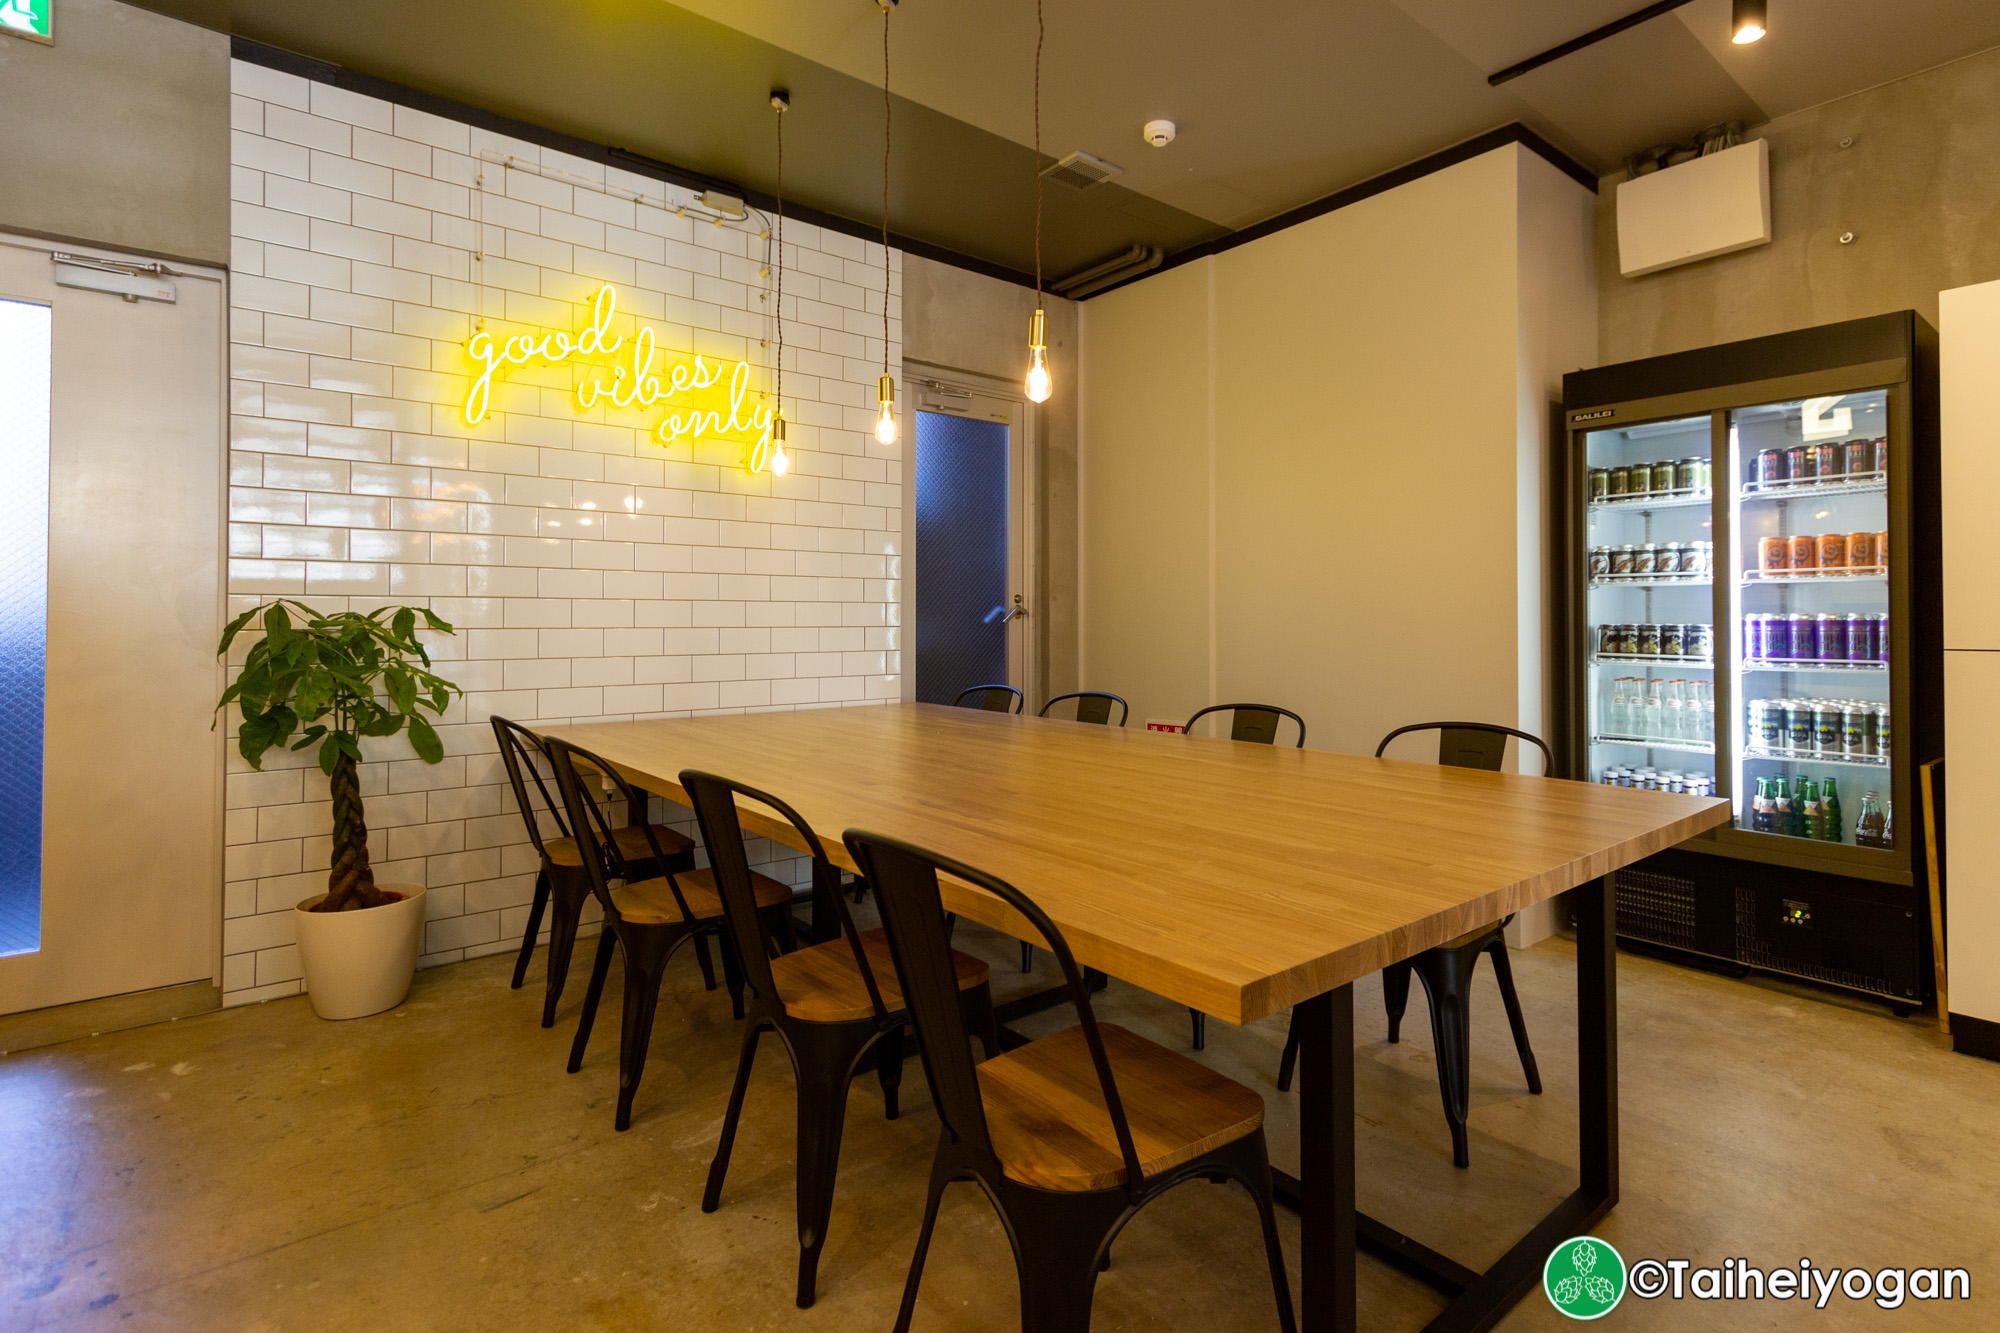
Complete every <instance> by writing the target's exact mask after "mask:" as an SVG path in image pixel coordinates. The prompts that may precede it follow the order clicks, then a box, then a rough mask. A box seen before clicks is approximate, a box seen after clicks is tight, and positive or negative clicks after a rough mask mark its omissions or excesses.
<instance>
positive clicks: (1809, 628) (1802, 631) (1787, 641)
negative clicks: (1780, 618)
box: [1779, 612, 1818, 662]
mask: <svg viewBox="0 0 2000 1333" xmlns="http://www.w3.org/2000/svg"><path fill="white" fill-rule="evenodd" d="M1784 620H1785V628H1784V631H1783V636H1782V638H1781V639H1780V643H1779V646H1780V647H1781V648H1783V650H1784V651H1783V652H1782V653H1780V654H1779V655H1780V656H1781V657H1786V658H1790V659H1791V660H1793V661H1804V662H1810V661H1811V660H1812V658H1813V651H1814V649H1815V648H1816V647H1817V646H1818V645H1817V643H1816V637H1817V636H1816V635H1815V633H1814V631H1813V618H1812V617H1811V616H1808V615H1801V614H1799V613H1797V612H1794V613H1793V614H1791V615H1789V616H1786V617H1785V618H1784Z"/></svg>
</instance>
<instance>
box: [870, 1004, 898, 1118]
mask: <svg viewBox="0 0 2000 1333" xmlns="http://www.w3.org/2000/svg"><path fill="white" fill-rule="evenodd" d="M875 1080H876V1082H878V1083H880V1084H881V1085H882V1118H883V1119H884V1120H894V1119H896V1118H897V1117H898V1116H899V1115H901V1114H902V1111H901V1108H900V1106H899V1105H898V1102H897V1095H898V1093H899V1092H900V1091H901V1089H902V1086H903V1029H902V1028H900V1027H896V1028H891V1029H889V1030H888V1031H887V1032H885V1033H883V1034H882V1037H881V1040H879V1041H877V1042H876V1043H875Z"/></svg>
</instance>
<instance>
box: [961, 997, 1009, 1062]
mask: <svg viewBox="0 0 2000 1333" xmlns="http://www.w3.org/2000/svg"><path fill="white" fill-rule="evenodd" d="M958 1007H959V1010H960V1012H962V1013H963V1014H964V1015H965V1025H966V1027H968V1028H970V1029H971V1030H972V1031H973V1032H974V1033H976V1034H978V1037H979V1044H980V1045H981V1046H982V1047H984V1048H985V1049H986V1058H987V1059H989V1060H991V1059H992V1058H993V1057H994V1056H996V1055H998V1054H1000V1023H999V1021H998V1019H997V1018H996V1017H995V1016H994V1013H993V983H992V982H990V981H982V982H980V983H979V984H978V985H977V986H974V987H973V988H972V989H971V990H962V991H960V992H959V993H958Z"/></svg>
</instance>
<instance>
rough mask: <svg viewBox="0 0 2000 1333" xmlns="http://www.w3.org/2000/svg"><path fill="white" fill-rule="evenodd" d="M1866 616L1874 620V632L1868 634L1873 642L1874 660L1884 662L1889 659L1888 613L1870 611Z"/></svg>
mask: <svg viewBox="0 0 2000 1333" xmlns="http://www.w3.org/2000/svg"><path fill="white" fill-rule="evenodd" d="M1868 618H1869V619H1870V620H1872V621H1874V622H1875V630H1874V633H1873V634H1872V635H1870V637H1871V638H1872V639H1873V640H1874V643H1875V660H1876V661H1878V662H1886V661H1888V660H1889V613H1888V612H1887V611H1870V612H1869V613H1868Z"/></svg>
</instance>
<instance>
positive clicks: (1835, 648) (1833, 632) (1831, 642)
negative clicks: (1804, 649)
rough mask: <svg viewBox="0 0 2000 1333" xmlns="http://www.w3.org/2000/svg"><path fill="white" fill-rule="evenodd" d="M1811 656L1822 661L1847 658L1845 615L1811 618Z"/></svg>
mask: <svg viewBox="0 0 2000 1333" xmlns="http://www.w3.org/2000/svg"><path fill="white" fill-rule="evenodd" d="M1813 649H1814V651H1813V656H1814V657H1815V658H1817V659H1818V660H1819V661H1822V662H1845V661H1846V660H1847V617H1846V616H1840V615H1821V616H1815V617H1814V618H1813Z"/></svg>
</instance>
